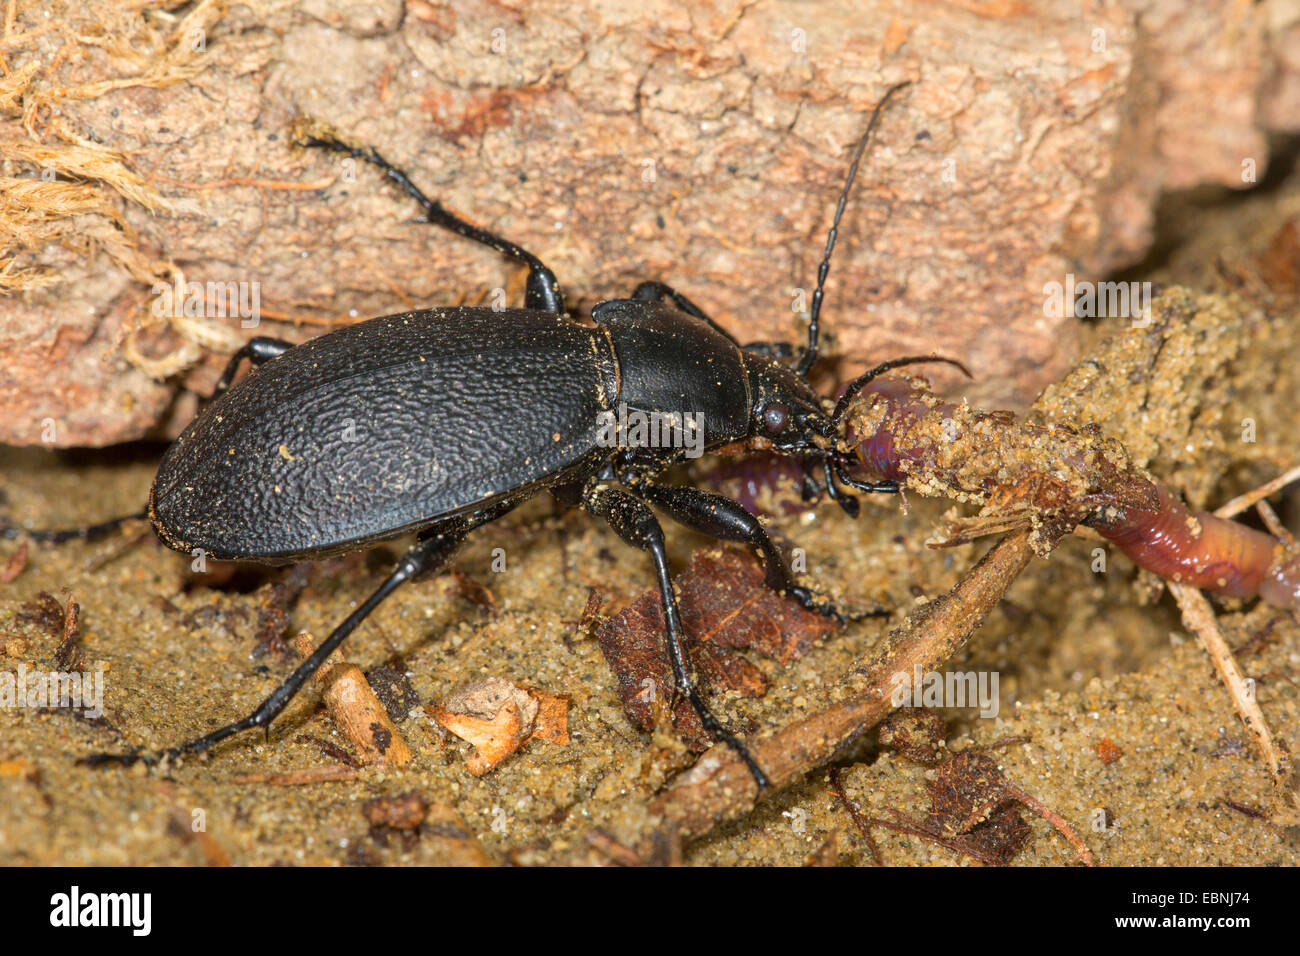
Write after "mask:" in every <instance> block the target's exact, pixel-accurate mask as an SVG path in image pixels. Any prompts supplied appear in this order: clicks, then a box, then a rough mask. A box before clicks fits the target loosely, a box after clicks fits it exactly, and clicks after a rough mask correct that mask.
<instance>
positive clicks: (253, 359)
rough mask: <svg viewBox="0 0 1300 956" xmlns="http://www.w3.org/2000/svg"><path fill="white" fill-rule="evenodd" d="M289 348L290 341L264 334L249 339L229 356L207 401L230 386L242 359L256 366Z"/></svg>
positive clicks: (237, 372)
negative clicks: (224, 368)
mask: <svg viewBox="0 0 1300 956" xmlns="http://www.w3.org/2000/svg"><path fill="white" fill-rule="evenodd" d="M291 348H293V343H292V342H286V341H284V340H283V339H272V338H268V337H267V336H265V335H258V336H255V337H254V338H251V339H249V340H248V341H247V342H245V343H244V344H243V347H241V348H240V349H239V351H237V352H236V353H235V354H234V355H232V356H230V361H229V362H227V363H226V370H225V371H224V372H222V373H221V378H219V379H217V387H216V388H214V389H213V390H212V394H211V395H209V396H208V401H212V399H214V398H216V397H217V396H218V395H220V394H221V393H222V392H224V391H225V390H226V389H228V388H230V385H231V383H232V382H234V380H235V376H236V375H237V374H239V363H240V362H242V361H243V360H244V359H248V364H250V365H252V366H253V367H254V368H256V367H257V366H259V365H261V364H263V363H265V362H269V361H271V359H273V358H276V357H278V356H281V355H283V354H284V353H285V352H287V351H289V349H291Z"/></svg>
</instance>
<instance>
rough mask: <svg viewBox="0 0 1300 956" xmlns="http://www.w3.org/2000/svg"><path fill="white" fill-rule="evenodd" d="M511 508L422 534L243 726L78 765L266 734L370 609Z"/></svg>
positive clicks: (172, 754) (143, 759) (176, 753)
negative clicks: (258, 731)
mask: <svg viewBox="0 0 1300 956" xmlns="http://www.w3.org/2000/svg"><path fill="white" fill-rule="evenodd" d="M512 507H514V503H513V502H512V503H508V504H502V505H496V506H494V507H492V508H489V509H486V510H484V511H481V512H478V513H476V514H474V515H470V516H469V517H466V518H460V519H453V520H452V521H448V522H445V523H442V524H439V525H436V526H434V527H433V528H431V529H429V530H427V531H425V532H424V533H423V534H422V535H421V536H420V539H419V540H418V541H417V542H416V544H415V545H414V546H413V547H412V548H411V549H410V550H409V551H407V552H406V554H405V555H403V556H402V558H401V560H399V561H398V562H397V567H395V568H394V569H393V571H392V573H391V574H389V575H388V577H387V578H386V579H385V580H384V583H383V584H381V585H380V586H379V587H378V588H377V589H376V590H375V592H374V593H373V594H371V595H370V597H368V598H366V600H365V602H364V603H363V604H362V605H361V606H360V607H359V608H357V609H356V610H355V611H353V612H352V613H351V614H349V615H348V617H347V618H346V619H345V620H344V621H343V623H342V624H340V625H338V627H336V628H334V630H333V631H332V632H331V633H330V636H329V637H328V638H326V639H325V641H324V643H322V644H321V646H320V647H318V648H316V650H315V652H314V653H313V654H312V655H311V656H310V657H309V658H307V659H306V660H305V661H303V662H302V663H301V664H299V665H298V667H297V668H296V669H295V670H294V671H293V673H291V674H290V675H289V676H288V677H286V678H285V679H284V681H283V683H281V684H280V686H279V687H277V688H276V689H275V690H274V691H273V692H272V693H271V696H269V697H267V698H266V700H264V701H262V703H261V704H259V705H258V707H257V709H256V710H255V711H253V712H252V713H251V714H249V715H248V716H247V717H245V718H244V719H243V720H237V721H235V722H234V723H232V724H227V725H226V726H224V727H219V728H217V729H216V730H214V731H212V733H210V734H207V735H205V736H203V737H199V738H197V739H195V740H191V741H187V742H186V743H183V744H180V745H179V746H176V747H173V748H171V749H170V750H167V751H164V752H163V753H162V754H148V753H145V752H144V751H142V750H139V749H136V750H131V751H128V752H126V753H120V754H91V755H90V756H88V757H83V758H82V759H81V760H80V761H78V762H79V763H82V764H85V765H88V766H92V767H96V766H103V765H105V764H119V765H122V766H130V765H131V764H134V763H146V764H154V763H157V762H158V761H159V760H175V759H177V758H179V757H183V756H186V755H187V754H199V753H203V752H204V751H205V750H208V749H210V748H211V747H213V746H215V745H216V744H218V743H220V742H221V741H223V740H225V739H226V738H227V737H233V736H234V735H235V734H237V733H240V732H241V731H245V730H251V729H253V728H254V727H264V728H266V730H267V733H268V734H269V733H270V727H271V722H272V721H273V720H275V718H276V717H278V716H279V714H280V712H281V711H282V710H284V708H285V707H287V706H288V704H289V701H291V700H293V698H294V697H295V696H296V695H297V693H298V691H300V690H301V689H302V688H303V685H304V684H306V683H307V681H308V680H310V679H311V677H312V675H313V674H315V673H316V671H317V670H318V669H319V668H320V666H321V665H322V664H324V663H325V661H326V660H327V659H328V658H329V656H330V655H331V654H332V653H334V651H335V649H337V648H338V646H339V645H340V644H342V643H343V642H344V641H345V640H346V639H347V637H348V635H350V634H351V633H352V632H353V631H355V630H356V629H357V627H358V626H359V625H360V624H361V622H362V621H364V620H365V619H366V618H367V617H368V616H369V615H370V613H371V612H372V611H374V609H375V608H377V607H378V606H379V605H380V604H382V603H383V601H384V600H385V599H386V598H387V597H388V596H389V595H390V594H392V593H393V592H394V591H395V590H397V588H398V587H400V586H401V585H402V584H405V583H406V582H407V581H410V580H413V579H415V578H417V577H420V576H421V575H423V574H427V573H429V572H431V571H435V570H437V569H438V568H441V567H443V566H444V565H445V564H446V563H447V562H448V561H449V560H450V559H451V557H452V555H453V554H454V553H455V551H456V549H457V548H458V547H459V546H460V544H461V542H463V541H464V540H465V538H466V537H467V536H468V535H469V533H470V532H471V531H473V530H474V529H475V528H478V527H480V526H481V525H484V524H487V523H488V522H489V521H494V520H496V519H497V518H499V517H501V515H503V514H505V513H506V512H507V511H509V510H510V508H512Z"/></svg>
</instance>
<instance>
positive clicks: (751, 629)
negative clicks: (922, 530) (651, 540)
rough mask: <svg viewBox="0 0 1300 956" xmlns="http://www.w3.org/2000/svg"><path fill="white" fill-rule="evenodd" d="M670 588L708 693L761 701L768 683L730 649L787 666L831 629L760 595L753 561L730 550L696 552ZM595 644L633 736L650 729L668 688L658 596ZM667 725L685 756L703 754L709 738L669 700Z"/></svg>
mask: <svg viewBox="0 0 1300 956" xmlns="http://www.w3.org/2000/svg"><path fill="white" fill-rule="evenodd" d="M674 584H675V586H676V590H677V604H678V608H679V610H680V612H681V619H682V627H683V629H684V630H685V632H686V640H687V653H688V654H689V655H690V657H691V660H692V661H693V662H694V664H695V668H696V672H697V674H698V675H699V678H700V681H701V683H702V684H704V685H706V686H708V687H711V688H713V689H714V690H731V691H735V692H736V693H738V694H741V695H743V696H745V697H760V696H762V695H763V694H765V693H766V692H767V688H768V683H769V682H768V678H767V677H766V675H764V673H763V672H762V671H761V670H759V669H758V667H757V666H756V665H754V664H753V663H752V662H750V661H749V660H747V659H746V658H745V657H743V656H741V655H739V654H737V653H735V651H736V650H737V649H749V650H754V651H757V652H758V653H759V654H761V655H762V656H764V657H768V658H771V659H773V660H776V661H778V662H779V663H781V664H789V663H791V662H792V661H795V660H797V659H799V658H800V657H802V656H803V655H804V654H806V653H808V651H809V650H810V649H811V648H812V646H813V644H815V643H816V642H817V641H818V640H820V639H821V638H823V637H825V636H826V635H827V634H829V633H830V632H831V631H832V630H833V629H834V628H835V624H834V622H832V621H830V620H828V619H827V618H824V617H822V616H821V615H819V614H814V613H812V612H811V611H807V610H804V608H803V607H802V606H801V605H799V604H798V603H797V602H795V601H793V600H790V599H788V598H785V597H783V596H781V595H780V594H777V593H776V592H774V591H772V590H771V589H770V588H768V587H767V586H766V585H765V584H764V582H763V571H762V568H761V567H760V565H759V564H758V562H756V561H755V560H754V558H753V556H752V555H750V554H748V553H746V552H744V551H740V550H738V549H734V548H711V549H708V550H705V551H697V552H696V553H695V554H694V555H692V556H691V563H690V565H689V566H688V567H687V569H686V571H685V572H683V573H682V574H680V575H678V576H677V578H676V580H675V581H674ZM596 639H597V640H598V641H599V642H600V649H601V651H602V652H603V653H604V655H605V660H606V661H608V662H609V666H610V669H611V670H613V671H614V674H615V676H617V677H618V693H619V697H620V699H621V700H622V701H623V710H624V712H625V713H626V714H627V718H628V720H629V721H630V722H631V723H632V724H633V726H635V727H637V728H638V729H640V730H644V731H651V730H653V729H654V728H655V726H656V721H655V712H656V710H657V709H658V708H659V707H661V706H662V703H661V698H662V697H663V696H664V694H665V693H668V692H671V688H672V687H673V679H672V668H671V666H670V664H669V662H668V651H667V635H666V632H665V629H664V616H663V605H662V603H661V602H660V600H659V591H658V589H657V588H650V589H648V590H647V591H645V592H644V593H643V594H641V596H640V597H638V598H637V599H636V600H635V601H634V602H632V604H630V605H628V606H627V607H626V608H624V609H623V610H622V611H620V612H619V613H618V614H616V615H614V616H613V617H611V618H609V619H608V620H607V621H605V623H604V624H602V625H601V627H600V628H599V630H598V631H597V632H596ZM672 718H673V726H674V728H675V729H676V731H677V733H678V734H679V735H680V736H681V738H682V739H683V740H685V741H686V742H687V743H688V744H689V745H690V746H691V747H692V748H693V749H695V750H697V751H702V750H705V749H707V748H708V746H709V744H710V740H709V736H708V734H707V733H705V730H704V727H703V726H702V725H701V724H700V719H699V717H698V715H696V713H695V711H694V709H693V708H692V707H691V705H690V702H689V701H687V700H686V699H685V698H680V699H678V700H675V701H674V702H673V708H672Z"/></svg>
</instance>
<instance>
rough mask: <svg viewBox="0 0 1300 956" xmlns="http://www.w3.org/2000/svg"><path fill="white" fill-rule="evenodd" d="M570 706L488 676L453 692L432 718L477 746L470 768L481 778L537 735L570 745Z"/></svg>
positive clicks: (564, 701) (555, 742) (541, 738)
mask: <svg viewBox="0 0 1300 956" xmlns="http://www.w3.org/2000/svg"><path fill="white" fill-rule="evenodd" d="M568 706H569V705H568V701H566V700H565V699H564V698H562V697H555V696H553V695H551V694H546V693H544V692H542V691H537V690H527V689H525V688H523V687H520V686H518V685H517V684H513V683H511V682H510V681H508V680H503V679H502V678H500V677H489V678H488V679H487V680H484V681H479V682H478V683H475V684H470V685H469V686H468V687H465V688H463V689H462V690H460V691H458V692H457V693H455V694H453V695H452V696H451V697H449V698H448V699H447V702H446V703H445V704H444V705H443V706H441V707H438V708H436V709H435V710H434V714H433V719H434V720H436V721H437V722H438V723H439V724H441V725H442V726H443V727H445V728H446V729H447V730H449V731H451V732H452V733H453V734H455V735H456V736H457V737H459V738H460V739H461V740H464V741H465V742H466V743H468V744H470V745H471V746H472V747H473V748H474V752H473V753H471V754H470V756H469V759H468V760H467V761H466V767H467V768H468V769H469V772H470V773H472V774H474V776H476V777H481V776H483V775H484V774H486V773H488V772H489V771H491V770H492V769H493V768H494V767H496V766H497V765H498V764H499V763H501V761H503V760H505V759H506V757H508V756H510V755H511V754H512V753H514V752H515V751H516V750H518V749H519V748H520V747H522V746H523V745H524V744H526V743H527V742H528V741H530V740H532V739H534V738H537V739H540V740H546V741H549V742H550V743H554V744H559V745H560V746H562V747H563V746H566V745H567V744H568V742H569V717H568Z"/></svg>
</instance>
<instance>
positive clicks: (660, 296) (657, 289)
mask: <svg viewBox="0 0 1300 956" xmlns="http://www.w3.org/2000/svg"><path fill="white" fill-rule="evenodd" d="M632 298H634V299H640V300H641V301H642V302H662V301H663V300H664V299H671V300H672V303H673V305H675V306H677V308H679V309H681V310H682V311H683V312H685V313H686V314H687V315H691V316H694V317H695V318H697V319H700V320H701V321H704V322H707V323H708V324H709V325H710V326H711V327H712V328H713V331H715V332H718V333H721V334H722V335H725V336H726V337H727V338H729V339H730V340H731V341H733V342H736V337H735V336H734V335H732V334H731V333H730V332H728V331H727V330H726V329H724V328H723V327H722V326H720V325H718V323H717V322H714V321H713V319H711V318H709V317H708V316H707V315H705V314H704V310H703V309H701V308H700V307H699V306H698V305H696V304H695V303H694V302H692V301H691V300H690V299H688V298H686V296H684V295H682V294H681V293H680V292H678V291H677V290H676V289H674V288H673V287H672V286H670V285H665V284H664V283H662V282H655V281H653V280H651V281H647V282H642V283H641V284H640V285H638V286H637V287H636V288H635V289H633V290H632ZM736 344H737V345H740V343H739V342H736Z"/></svg>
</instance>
